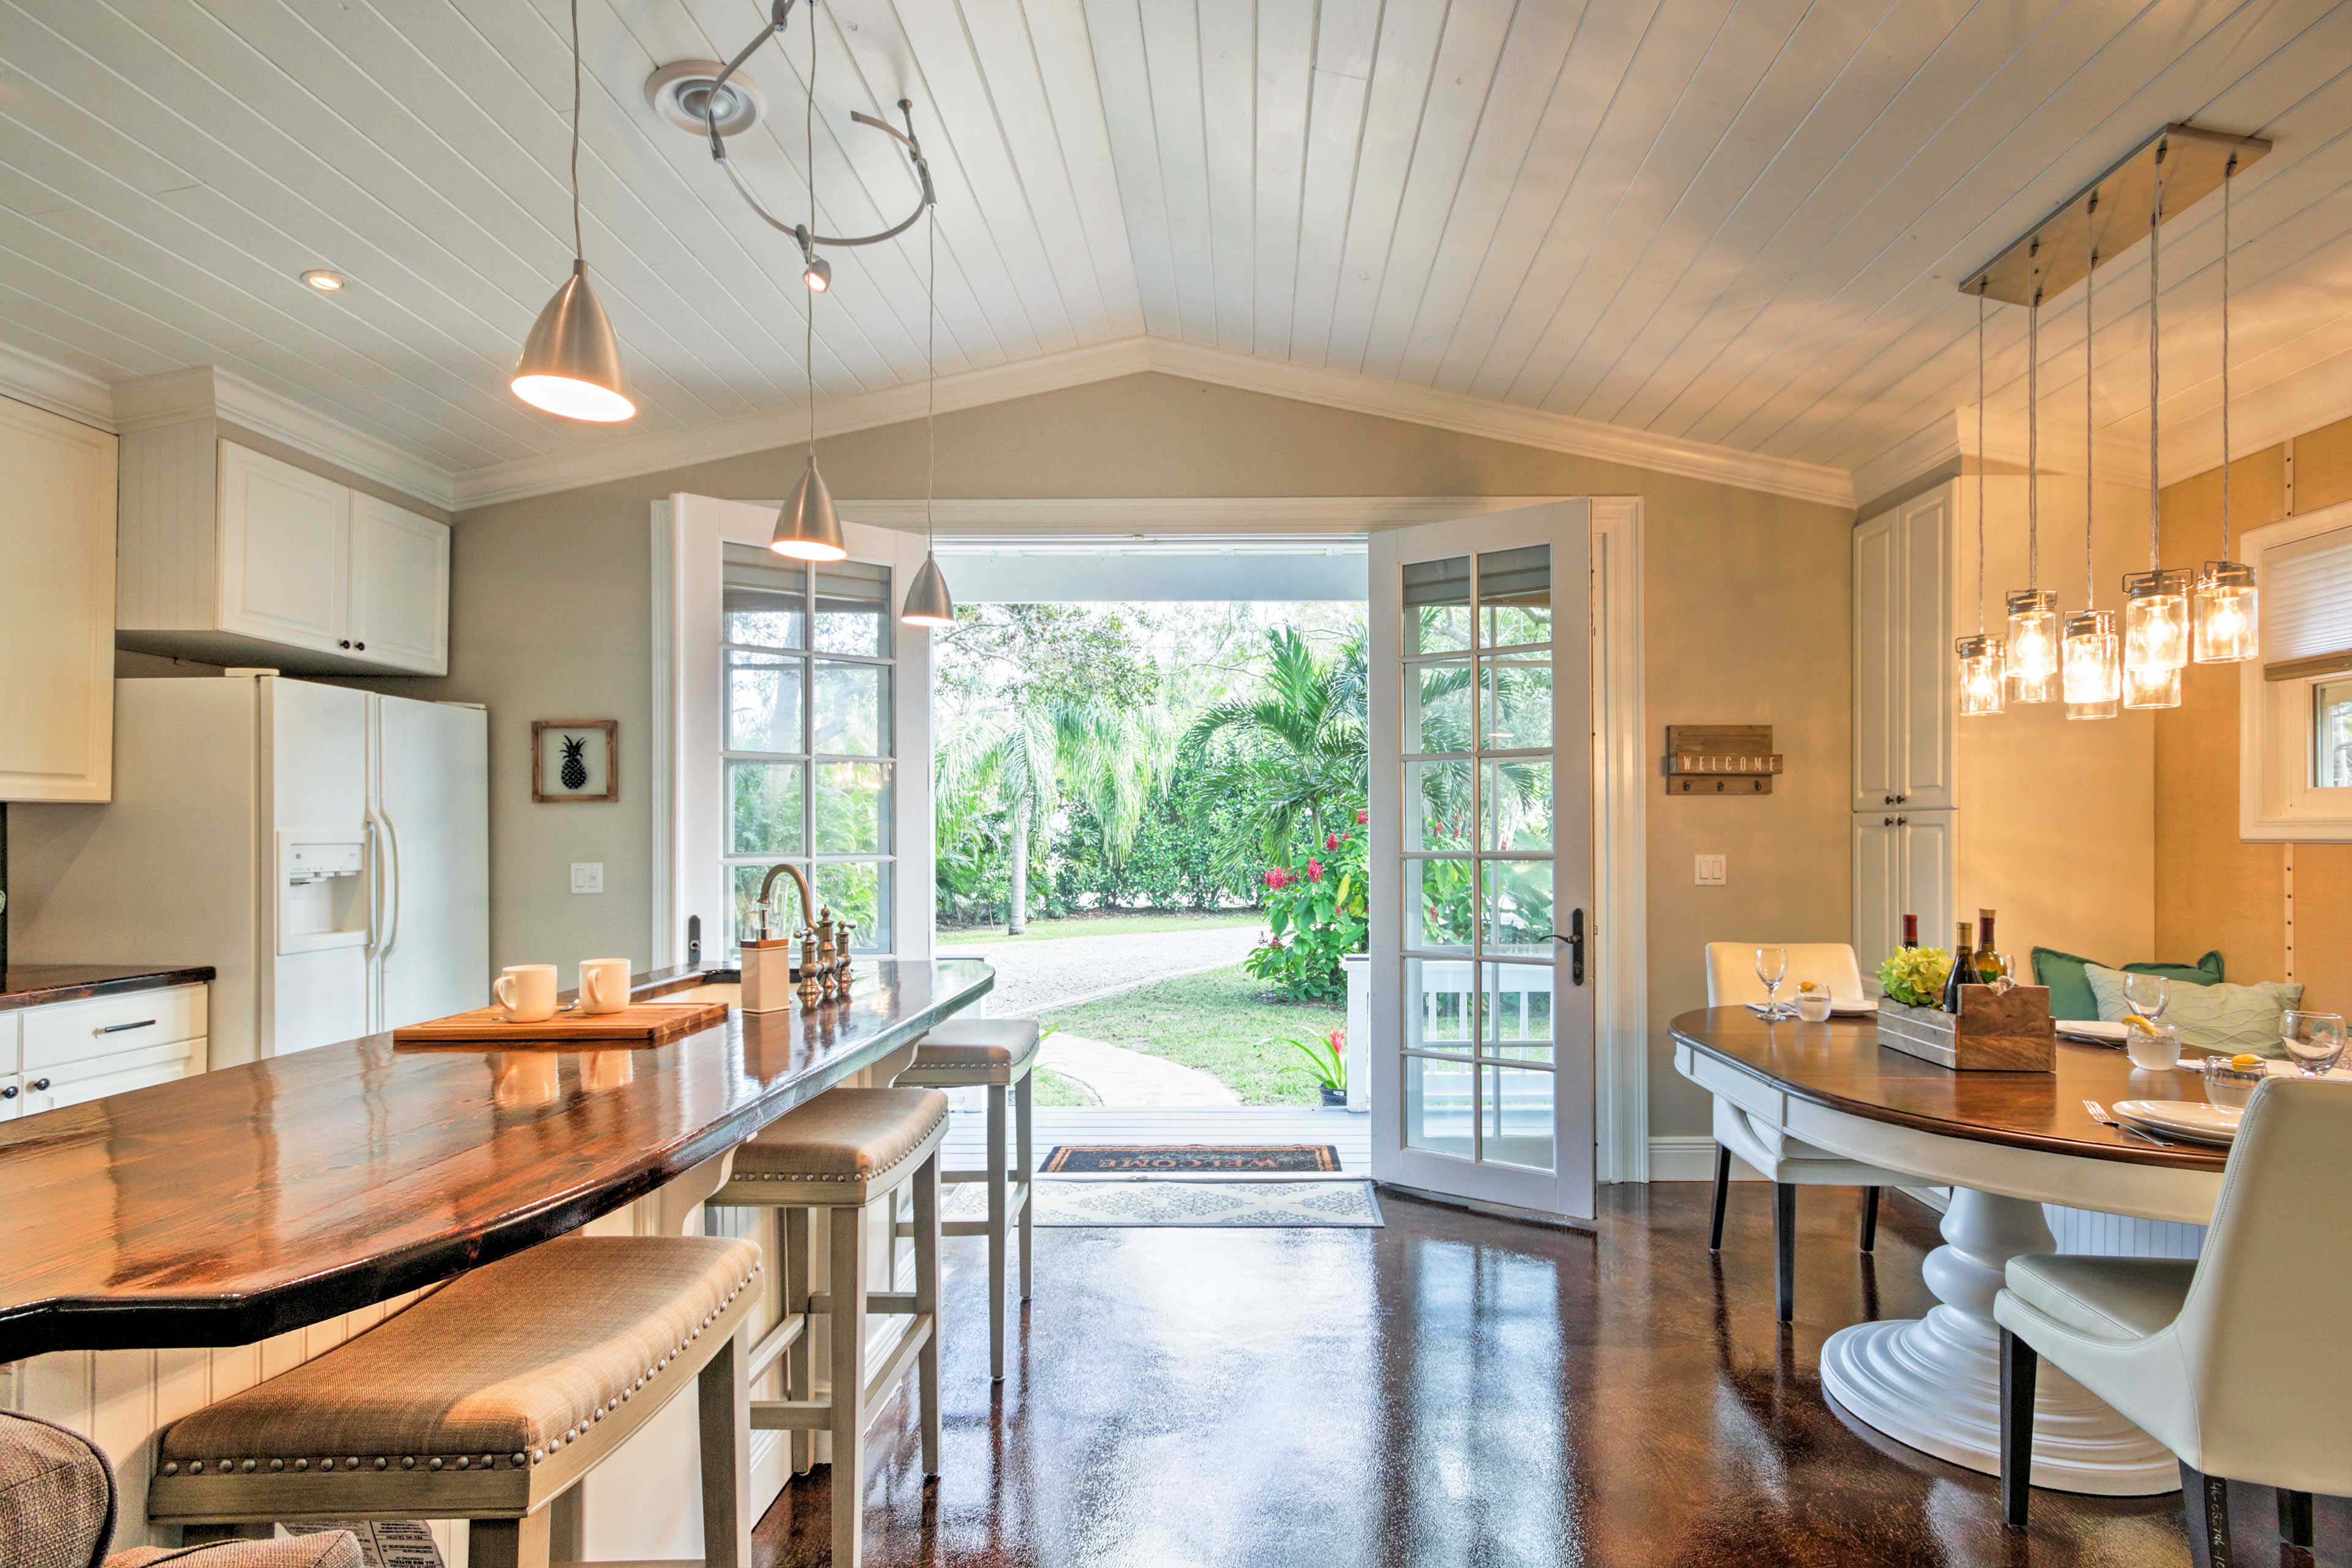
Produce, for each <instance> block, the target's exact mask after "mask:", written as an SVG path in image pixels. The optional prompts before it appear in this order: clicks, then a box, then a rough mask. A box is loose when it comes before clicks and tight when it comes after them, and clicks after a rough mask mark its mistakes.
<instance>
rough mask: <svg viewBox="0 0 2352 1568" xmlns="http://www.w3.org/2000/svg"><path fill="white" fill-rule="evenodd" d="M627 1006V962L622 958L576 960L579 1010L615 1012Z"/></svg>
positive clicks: (586, 1011) (584, 1011) (585, 1011)
mask: <svg viewBox="0 0 2352 1568" xmlns="http://www.w3.org/2000/svg"><path fill="white" fill-rule="evenodd" d="M627 1005H629V961H628V960H627V959H625V958H583V959H582V960H581V961H580V1010H581V1011H582V1012H583V1013H617V1012H619V1011H620V1010H621V1009H622V1008H624V1007H625V1006H627Z"/></svg>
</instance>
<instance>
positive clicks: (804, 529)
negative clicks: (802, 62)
mask: <svg viewBox="0 0 2352 1568" xmlns="http://www.w3.org/2000/svg"><path fill="white" fill-rule="evenodd" d="M808 36H809V68H808V108H807V110H806V111H805V112H804V113H803V115H802V117H801V135H802V137H803V148H804V151H803V163H802V166H803V168H805V169H807V170H808V195H809V221H808V226H809V232H810V233H811V234H814V233H815V232H816V62H817V55H818V52H819V51H818V49H817V36H816V23H815V20H814V16H812V17H811V19H810V23H809V30H808ZM826 276H827V280H828V281H829V280H830V279H831V273H830V272H829V271H828V273H827V274H826ZM822 293H824V289H823V288H822V287H821V286H818V285H816V284H814V282H812V284H811V286H810V289H809V292H808V300H807V302H806V304H805V306H804V307H803V308H804V309H805V310H806V311H807V315H806V316H805V317H804V318H803V320H804V321H805V322H806V327H805V331H804V334H803V339H802V351H801V363H802V367H803V370H804V371H805V373H806V374H807V378H808V381H807V385H808V432H809V433H808V468H806V469H805V470H803V473H802V474H801V477H800V482H799V483H798V484H795V485H794V486H793V493H792V494H791V495H789V496H786V497H785V498H784V509H783V510H782V511H780V512H778V513H777V514H776V531H775V535H774V537H772V538H771V539H770V540H769V541H768V548H769V549H771V550H772V551H774V552H776V553H777V554H779V555H788V556H791V557H792V558H793V560H795V561H842V560H846V559H847V558H848V555H849V546H848V545H846V544H845V543H844V542H842V537H841V514H840V513H839V512H837V511H835V510H834V506H833V491H832V490H831V489H827V488H826V486H825V482H824V475H823V474H821V473H819V472H817V467H816V301H817V296H818V295H820V294H822Z"/></svg>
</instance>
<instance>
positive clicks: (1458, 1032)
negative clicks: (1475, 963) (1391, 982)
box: [1404, 958, 1478, 1057]
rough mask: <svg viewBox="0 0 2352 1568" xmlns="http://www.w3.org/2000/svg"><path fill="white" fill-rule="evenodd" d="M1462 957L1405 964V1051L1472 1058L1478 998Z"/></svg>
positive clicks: (1416, 960) (1417, 960)
mask: <svg viewBox="0 0 2352 1568" xmlns="http://www.w3.org/2000/svg"><path fill="white" fill-rule="evenodd" d="M1470 973H1471V965H1470V963H1469V961H1468V960H1467V959H1461V958H1408V959H1406V960H1405V961H1404V1048H1405V1049H1407V1050H1409V1051H1446V1052H1450V1053H1455V1054H1459V1055H1461V1056H1465V1057H1466V1056H1468V1055H1469V1054H1470V1052H1471V1049H1472V1035H1473V1033H1474V1026H1475V1018H1476V1014H1477V1002H1478V998H1477V997H1476V996H1475V994H1473V993H1472V991H1471V989H1470Z"/></svg>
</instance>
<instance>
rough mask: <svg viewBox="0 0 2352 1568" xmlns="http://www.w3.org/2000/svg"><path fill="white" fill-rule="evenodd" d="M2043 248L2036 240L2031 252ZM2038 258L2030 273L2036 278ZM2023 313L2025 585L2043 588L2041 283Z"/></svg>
mask: <svg viewBox="0 0 2352 1568" xmlns="http://www.w3.org/2000/svg"><path fill="white" fill-rule="evenodd" d="M2041 248H2042V246H2041V242H2040V241H2039V240H2037V241H2035V242H2034V249H2035V250H2037V251H2038V250H2040V249H2041ZM2039 268H2040V261H2039V258H2037V259H2036V261H2035V262H2034V264H2033V267H2032V268H2031V270H2032V271H2034V272H2035V273H2037V274H2038V272H2039ZM2032 281H2033V288H2032V301H2033V302H2032V304H2031V305H2029V306H2027V307H2026V310H2025V585H2026V587H2027V589H2028V590H2029V591H2031V590H2037V589H2039V588H2040V587H2041V586H2042V279H2041V278H2040V277H2039V276H2038V275H2037V276H2035V277H2034V278H2033V280H2032Z"/></svg>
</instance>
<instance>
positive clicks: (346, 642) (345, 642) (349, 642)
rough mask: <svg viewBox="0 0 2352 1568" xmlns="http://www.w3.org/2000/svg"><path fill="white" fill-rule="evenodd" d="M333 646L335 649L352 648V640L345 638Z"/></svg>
mask: <svg viewBox="0 0 2352 1568" xmlns="http://www.w3.org/2000/svg"><path fill="white" fill-rule="evenodd" d="M335 646H336V647H351V646H352V639H351V638H349V637H345V638H344V639H343V640H342V641H341V642H339V643H337V644H336V645H335Z"/></svg>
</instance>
